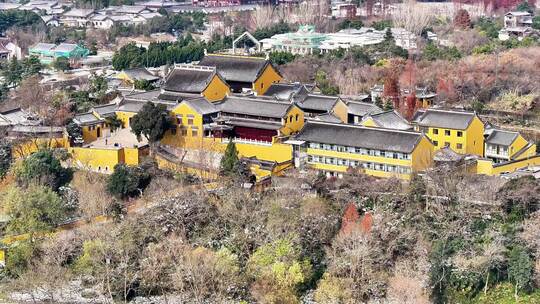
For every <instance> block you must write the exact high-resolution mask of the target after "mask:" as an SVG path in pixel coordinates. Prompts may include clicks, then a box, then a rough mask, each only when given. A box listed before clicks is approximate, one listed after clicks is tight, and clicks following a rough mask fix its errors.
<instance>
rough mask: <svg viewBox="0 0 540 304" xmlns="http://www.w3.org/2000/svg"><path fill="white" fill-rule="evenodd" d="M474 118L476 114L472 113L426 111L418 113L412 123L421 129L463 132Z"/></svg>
mask: <svg viewBox="0 0 540 304" xmlns="http://www.w3.org/2000/svg"><path fill="white" fill-rule="evenodd" d="M475 116H476V113H474V112H466V111H459V110H439V109H427V110H421V111H418V112H417V113H416V115H415V118H414V121H415V122H416V123H418V125H419V126H422V127H436V128H445V129H457V130H465V129H467V128H468V127H469V125H470V124H471V122H472V121H473V119H474V117H475Z"/></svg>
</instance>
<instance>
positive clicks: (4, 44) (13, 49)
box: [0, 37, 22, 61]
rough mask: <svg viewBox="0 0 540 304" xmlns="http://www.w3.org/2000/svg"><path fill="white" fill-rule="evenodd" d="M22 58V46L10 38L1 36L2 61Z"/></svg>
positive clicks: (0, 55)
mask: <svg viewBox="0 0 540 304" xmlns="http://www.w3.org/2000/svg"><path fill="white" fill-rule="evenodd" d="M11 58H17V59H21V58H22V50H21V48H20V47H19V46H18V45H17V44H16V43H15V42H13V41H12V40H11V39H9V38H3V37H0V61H1V60H9V59H11Z"/></svg>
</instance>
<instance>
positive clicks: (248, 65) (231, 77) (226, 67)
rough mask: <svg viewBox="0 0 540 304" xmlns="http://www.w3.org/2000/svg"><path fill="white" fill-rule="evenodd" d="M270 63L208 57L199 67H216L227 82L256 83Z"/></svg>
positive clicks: (236, 58)
mask: <svg viewBox="0 0 540 304" xmlns="http://www.w3.org/2000/svg"><path fill="white" fill-rule="evenodd" d="M267 64H269V62H268V61H267V60H266V59H264V58H255V57H245V56H227V55H206V56H204V58H203V59H202V60H201V61H200V62H199V65H203V66H211V67H215V68H216V69H217V71H218V72H219V73H220V74H221V76H223V78H225V80H226V81H238V82H255V80H257V78H258V77H259V75H260V74H261V73H262V71H263V70H264V68H265V67H266V65H267Z"/></svg>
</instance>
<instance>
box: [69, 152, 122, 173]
mask: <svg viewBox="0 0 540 304" xmlns="http://www.w3.org/2000/svg"><path fill="white" fill-rule="evenodd" d="M69 152H70V153H71V156H72V158H73V161H74V165H76V166H77V167H81V168H83V169H86V170H93V171H100V172H103V173H112V172H113V171H114V166H115V165H117V164H119V163H122V162H123V158H124V157H123V151H122V149H106V148H81V147H74V148H70V149H69ZM100 169H101V170H100Z"/></svg>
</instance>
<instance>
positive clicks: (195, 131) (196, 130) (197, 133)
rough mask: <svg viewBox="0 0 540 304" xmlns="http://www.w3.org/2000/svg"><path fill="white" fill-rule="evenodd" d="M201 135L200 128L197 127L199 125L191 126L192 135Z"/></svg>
mask: <svg viewBox="0 0 540 304" xmlns="http://www.w3.org/2000/svg"><path fill="white" fill-rule="evenodd" d="M198 135H199V130H198V129H197V127H191V136H198Z"/></svg>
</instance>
